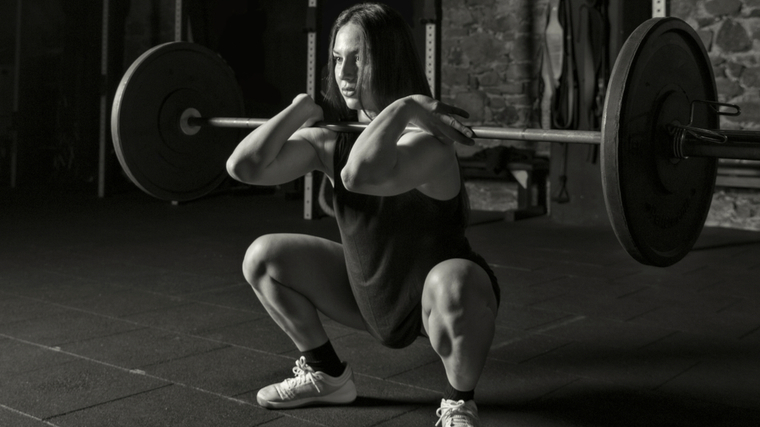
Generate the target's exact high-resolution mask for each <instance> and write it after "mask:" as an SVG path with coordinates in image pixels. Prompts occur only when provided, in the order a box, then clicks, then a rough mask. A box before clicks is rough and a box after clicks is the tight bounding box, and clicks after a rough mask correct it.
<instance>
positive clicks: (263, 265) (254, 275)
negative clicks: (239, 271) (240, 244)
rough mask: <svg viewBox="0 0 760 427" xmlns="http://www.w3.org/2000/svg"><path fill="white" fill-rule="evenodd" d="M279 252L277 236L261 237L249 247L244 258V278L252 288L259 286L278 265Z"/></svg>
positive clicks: (267, 235)
mask: <svg viewBox="0 0 760 427" xmlns="http://www.w3.org/2000/svg"><path fill="white" fill-rule="evenodd" d="M278 251H279V245H278V243H277V236H276V235H272V234H266V235H263V236H260V237H259V238H257V239H256V240H254V241H253V243H251V245H250V246H248V250H246V252H245V257H244V258H243V276H245V280H246V281H247V282H248V283H249V284H250V285H251V286H253V287H254V288H255V287H256V286H258V284H259V282H260V281H261V278H262V277H264V276H266V275H267V274H268V270H270V269H271V268H272V267H273V265H275V264H276V263H277V258H278V255H277V253H278Z"/></svg>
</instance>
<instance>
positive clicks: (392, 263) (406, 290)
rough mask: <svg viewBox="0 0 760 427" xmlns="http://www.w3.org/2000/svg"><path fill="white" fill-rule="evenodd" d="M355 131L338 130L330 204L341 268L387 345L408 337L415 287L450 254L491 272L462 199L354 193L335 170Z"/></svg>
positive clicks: (413, 322)
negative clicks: (471, 236)
mask: <svg viewBox="0 0 760 427" xmlns="http://www.w3.org/2000/svg"><path fill="white" fill-rule="evenodd" d="M357 138H358V134H355V133H354V134H350V133H340V134H339V135H338V139H337V144H336V147H335V155H334V159H333V160H334V163H333V164H334V166H335V167H334V171H335V175H334V176H335V179H334V191H333V207H334V209H335V217H336V219H337V222H338V226H339V228H340V233H341V238H342V244H343V251H344V253H345V258H346V268H347V270H348V277H349V280H350V282H351V288H352V289H353V293H354V296H355V297H356V301H357V303H358V305H359V309H360V310H361V313H362V315H363V317H364V321H365V324H366V327H367V330H368V331H369V332H370V333H371V334H372V335H373V336H374V337H375V338H377V339H378V340H379V341H380V342H381V343H383V344H384V345H386V346H388V347H393V348H400V347H404V346H407V345H409V344H411V343H412V342H413V341H414V339H415V338H416V337H417V336H419V334H420V331H421V330H422V315H421V301H422V289H423V286H424V283H425V278H426V277H427V275H428V273H429V272H430V270H431V269H432V268H433V267H435V266H436V265H437V264H438V263H440V262H442V261H444V260H447V259H451V258H467V259H472V260H474V261H476V262H478V263H479V264H481V265H482V266H483V267H484V268H485V269H486V271H487V272H488V273H489V275H491V277H492V281H493V282H494V284H495V279H494V277H493V275H492V272H491V271H490V269H489V268H488V265H487V264H485V261H483V260H482V258H480V257H479V256H478V255H477V254H474V253H473V252H472V250H471V248H470V244H469V242H468V241H467V238H466V237H465V227H466V224H465V220H464V215H466V206H463V203H462V202H461V199H460V197H459V196H457V197H454V198H453V199H451V200H446V201H440V200H436V199H433V198H431V197H428V196H426V195H424V194H422V193H421V192H420V191H418V190H411V191H408V192H406V193H403V194H399V195H396V196H388V197H379V196H371V195H366V194H358V193H353V192H350V191H348V190H346V188H345V187H344V186H343V183H342V181H341V180H340V172H341V170H342V169H343V167H344V166H345V165H346V161H347V160H348V155H349V153H350V152H351V148H352V147H353V145H354V143H355V142H356V139H357Z"/></svg>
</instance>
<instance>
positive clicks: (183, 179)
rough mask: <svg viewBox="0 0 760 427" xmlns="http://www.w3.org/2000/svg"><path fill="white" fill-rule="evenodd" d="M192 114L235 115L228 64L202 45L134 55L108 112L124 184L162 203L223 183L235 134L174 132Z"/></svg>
mask: <svg viewBox="0 0 760 427" xmlns="http://www.w3.org/2000/svg"><path fill="white" fill-rule="evenodd" d="M187 108H195V109H196V110H198V111H199V112H200V114H201V116H203V117H242V116H243V114H244V112H245V110H244V103H243V97H242V94H241V91H240V88H239V86H238V84H237V81H236V79H235V76H234V74H233V72H232V70H231V69H230V68H229V66H228V65H227V64H226V63H225V62H224V60H222V58H221V57H219V55H218V54H216V53H215V52H213V51H211V50H208V49H206V48H204V47H202V46H199V45H196V44H193V43H186V42H172V43H166V44H163V45H159V46H156V47H154V48H152V49H150V50H148V51H147V52H145V53H144V54H143V55H141V56H140V57H139V58H138V59H137V60H136V61H135V62H134V63H133V64H132V65H131V66H130V68H129V69H128V70H127V72H126V74H125V75H124V77H123V78H122V80H121V83H120V84H119V88H118V90H117V92H116V96H115V98H114V103H113V110H112V113H111V133H112V137H113V142H114V147H115V149H116V154H117V156H118V158H119V162H120V163H121V166H122V167H123V168H124V171H125V172H126V174H127V175H128V176H129V178H130V179H131V180H132V182H134V183H135V184H136V185H137V186H138V187H140V188H141V189H142V190H143V191H145V192H146V193H148V194H150V195H152V196H154V197H157V198H159V199H163V200H171V201H186V200H192V199H196V198H198V197H201V196H203V195H205V194H208V193H209V192H211V191H212V190H214V189H215V188H216V187H217V186H218V185H219V184H220V183H221V181H223V180H224V179H225V178H226V177H227V172H226V169H225V162H226V160H227V158H228V157H229V155H230V154H231V153H232V151H233V150H234V149H235V146H236V145H237V143H238V142H239V141H240V139H241V136H242V132H241V130H240V129H229V128H214V127H210V126H204V127H203V128H202V129H201V130H200V131H199V132H198V133H196V134H195V135H186V134H185V133H183V132H182V130H181V129H180V127H179V123H180V120H179V118H180V116H181V115H182V113H183V112H184V111H185V110H186V109H187Z"/></svg>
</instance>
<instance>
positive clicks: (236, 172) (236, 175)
mask: <svg viewBox="0 0 760 427" xmlns="http://www.w3.org/2000/svg"><path fill="white" fill-rule="evenodd" d="M248 163H249V162H247V161H245V159H238V158H236V157H235V156H231V157H230V158H229V159H227V173H228V174H229V175H230V177H232V179H234V180H237V181H240V182H245V183H249V182H251V181H253V180H254V179H255V177H254V174H253V173H252V172H253V168H252V167H251V165H250V164H248Z"/></svg>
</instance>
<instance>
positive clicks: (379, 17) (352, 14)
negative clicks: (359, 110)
mask: <svg viewBox="0 0 760 427" xmlns="http://www.w3.org/2000/svg"><path fill="white" fill-rule="evenodd" d="M349 23H352V24H355V25H357V26H358V27H359V28H360V29H361V31H362V34H363V36H364V51H363V52H362V55H364V58H366V61H367V62H366V63H367V65H368V66H367V67H365V68H364V73H363V75H361V76H359V79H360V80H361V79H367V78H368V79H369V83H370V85H371V86H370V89H371V91H372V94H373V95H374V97H375V102H377V107H378V108H379V109H380V110H382V109H383V108H385V107H387V106H388V105H389V104H391V103H392V102H393V101H395V100H397V99H399V98H401V97H404V96H407V95H413V94H420V95H427V96H431V93H430V86H429V85H428V82H427V78H426V76H425V70H424V69H423V67H422V64H421V61H420V58H419V56H418V55H417V50H416V49H415V46H414V37H413V36H412V30H411V28H409V25H408V24H407V23H406V21H405V20H404V18H403V17H402V16H401V15H400V14H399V13H398V12H396V11H395V10H394V9H392V8H391V7H389V6H387V5H385V4H382V3H361V4H357V5H354V6H352V7H350V8H348V9H346V10H344V11H343V12H342V13H341V14H340V15H339V16H338V19H336V20H335V24H333V27H332V30H331V31H330V50H329V52H328V58H329V59H328V62H327V68H328V70H329V76H328V81H327V93H326V96H325V98H326V100H327V102H328V103H329V104H330V106H331V107H332V108H333V109H334V110H335V111H334V112H335V113H336V115H337V117H336V119H338V120H353V119H354V118H355V114H356V112H352V111H351V110H349V109H348V107H347V106H346V102H345V100H344V99H343V97H342V96H341V94H340V89H339V88H338V85H337V83H336V82H335V60H334V58H333V56H332V51H333V47H334V46H335V35H336V34H337V33H338V30H340V29H341V28H342V27H343V26H344V25H346V24H349ZM367 73H371V76H370V75H368V74H367Z"/></svg>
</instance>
